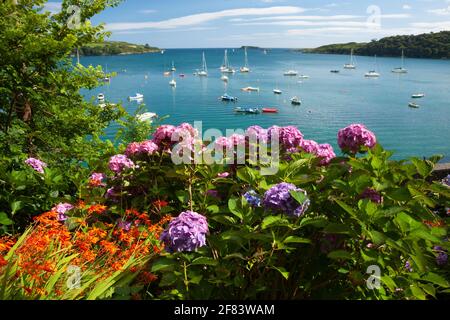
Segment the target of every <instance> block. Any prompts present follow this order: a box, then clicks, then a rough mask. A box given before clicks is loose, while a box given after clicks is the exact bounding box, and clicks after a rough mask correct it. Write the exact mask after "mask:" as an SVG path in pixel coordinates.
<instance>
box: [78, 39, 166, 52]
mask: <svg viewBox="0 0 450 320" xmlns="http://www.w3.org/2000/svg"><path fill="white" fill-rule="evenodd" d="M160 51H161V49H159V48H155V47H150V46H149V45H148V44H146V45H140V44H132V43H128V42H123V41H105V42H101V43H91V44H89V45H86V46H84V47H81V48H80V49H79V53H80V55H83V56H110V55H124V54H138V53H148V52H160Z"/></svg>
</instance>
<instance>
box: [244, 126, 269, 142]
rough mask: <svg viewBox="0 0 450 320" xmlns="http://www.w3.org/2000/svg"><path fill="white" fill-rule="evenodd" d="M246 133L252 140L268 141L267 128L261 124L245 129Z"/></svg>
mask: <svg viewBox="0 0 450 320" xmlns="http://www.w3.org/2000/svg"><path fill="white" fill-rule="evenodd" d="M245 135H246V136H247V137H249V139H250V140H251V141H255V142H256V141H257V142H260V143H261V142H263V143H265V142H267V140H268V133H267V130H266V129H264V128H262V127H260V126H250V127H248V128H247V130H245Z"/></svg>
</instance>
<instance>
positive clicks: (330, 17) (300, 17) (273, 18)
mask: <svg viewBox="0 0 450 320" xmlns="http://www.w3.org/2000/svg"><path fill="white" fill-rule="evenodd" d="M364 17H365V16H355V15H335V16H318V15H316V16H292V15H288V16H269V17H261V18H252V19H242V18H235V19H230V21H231V22H244V21H245V22H254V21H271V20H350V19H357V18H364Z"/></svg>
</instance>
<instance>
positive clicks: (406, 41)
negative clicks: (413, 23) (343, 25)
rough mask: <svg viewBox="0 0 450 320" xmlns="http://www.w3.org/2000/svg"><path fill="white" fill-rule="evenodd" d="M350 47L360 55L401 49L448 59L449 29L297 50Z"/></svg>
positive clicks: (418, 55) (336, 50)
mask: <svg viewBox="0 0 450 320" xmlns="http://www.w3.org/2000/svg"><path fill="white" fill-rule="evenodd" d="M351 49H354V53H355V54H357V55H361V56H373V55H378V56H385V57H393V56H399V55H401V52H402V50H404V51H405V55H406V56H408V57H411V58H432V59H450V31H441V32H436V33H433V32H432V33H425V34H420V35H406V36H393V37H386V38H382V39H380V40H373V41H371V42H368V43H356V42H350V43H343V44H330V45H326V46H322V47H318V48H315V49H301V50H300V49H299V50H298V51H302V52H304V53H329V54H349V53H350V50H351Z"/></svg>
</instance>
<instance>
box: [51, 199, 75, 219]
mask: <svg viewBox="0 0 450 320" xmlns="http://www.w3.org/2000/svg"><path fill="white" fill-rule="evenodd" d="M73 208H74V206H73V205H71V204H70V203H58V204H57V205H56V206H54V207H53V208H52V211H53V212H56V213H57V214H58V216H57V219H58V221H66V220H67V216H66V212H67V211H69V210H72V209H73Z"/></svg>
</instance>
